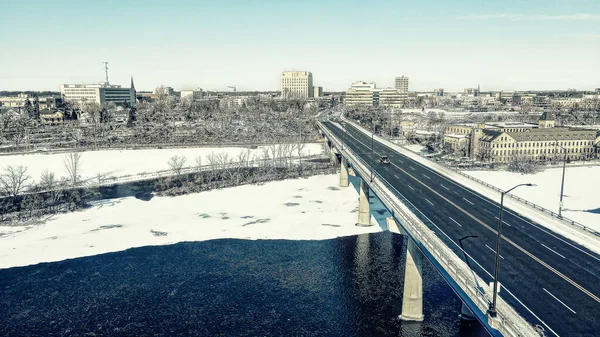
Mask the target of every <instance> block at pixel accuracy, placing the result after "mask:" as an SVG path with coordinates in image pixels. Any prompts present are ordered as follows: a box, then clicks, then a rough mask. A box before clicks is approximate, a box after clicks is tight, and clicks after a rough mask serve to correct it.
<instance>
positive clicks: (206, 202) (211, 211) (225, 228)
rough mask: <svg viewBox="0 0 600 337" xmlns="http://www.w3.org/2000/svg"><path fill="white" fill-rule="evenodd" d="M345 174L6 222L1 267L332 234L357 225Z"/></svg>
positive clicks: (118, 202)
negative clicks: (342, 184)
mask: <svg viewBox="0 0 600 337" xmlns="http://www.w3.org/2000/svg"><path fill="white" fill-rule="evenodd" d="M338 186H339V176H338V175H324V176H314V177H310V178H307V179H294V180H286V181H279V182H271V183H267V184H264V185H262V186H257V185H244V186H240V187H235V188H226V189H220V190H213V191H208V192H203V193H197V194H189V195H184V196H178V197H154V198H152V199H151V200H149V201H143V200H140V199H137V198H135V197H128V198H121V199H111V200H105V201H103V202H102V203H99V204H97V205H95V206H94V207H92V208H91V209H87V210H84V211H80V212H74V213H68V214H62V215H57V216H55V217H54V218H53V219H51V220H50V221H48V222H46V223H45V224H43V225H39V226H36V227H31V228H28V229H26V228H15V227H0V268H9V267H14V266H24V265H29V264H35V263H38V262H50V261H59V260H64V259H68V258H74V257H80V256H89V255H95V254H101V253H106V252H114V251H120V250H124V249H127V248H131V247H140V246H147V245H164V244H171V243H176V242H181V241H203V240H210V239H218V238H241V239H295V240H304V239H306V240H310V239H327V238H334V237H339V236H346V235H354V234H362V233H370V232H379V231H381V228H380V227H379V226H377V225H375V226H372V227H357V226H356V225H355V223H356V220H357V216H358V213H357V211H358V208H357V207H358V201H357V198H358V194H357V192H356V190H355V189H354V188H353V187H352V185H351V186H350V187H346V188H343V189H341V188H339V187H338Z"/></svg>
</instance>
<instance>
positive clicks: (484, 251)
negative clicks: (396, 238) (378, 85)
mask: <svg viewBox="0 0 600 337" xmlns="http://www.w3.org/2000/svg"><path fill="white" fill-rule="evenodd" d="M323 124H324V126H325V127H327V128H328V129H329V130H331V131H332V132H333V133H334V134H335V135H336V137H338V138H339V139H341V140H343V141H344V143H345V144H346V145H345V146H348V147H349V148H350V149H351V150H352V151H353V152H354V153H355V154H357V155H358V156H360V157H361V159H362V160H364V161H365V162H367V163H370V164H372V165H373V170H376V173H377V174H378V175H379V176H380V177H381V178H383V179H384V180H385V181H387V182H388V183H389V184H391V185H392V186H393V187H394V188H395V189H396V190H397V191H394V190H393V189H390V190H392V191H393V192H394V193H401V194H402V195H403V196H404V197H405V198H406V199H407V200H408V201H409V202H410V203H412V204H413V206H414V207H416V208H417V209H418V213H420V214H416V215H417V216H418V217H419V218H420V219H421V220H422V221H423V222H424V223H425V224H426V225H427V226H428V227H429V228H430V229H431V230H433V231H434V232H435V233H436V235H437V236H438V237H439V238H440V239H442V240H443V241H444V243H445V244H446V245H448V247H450V248H451V249H452V250H453V251H454V252H455V253H456V254H457V255H458V256H459V257H461V258H462V259H463V260H465V261H467V259H468V261H467V262H468V263H469V264H470V265H471V267H472V269H473V271H474V272H476V273H477V274H478V275H479V276H480V277H481V278H482V279H483V280H485V281H486V282H488V284H489V282H492V281H493V273H494V265H495V256H496V255H495V249H496V241H497V232H496V228H497V226H498V215H499V204H498V203H496V202H494V201H492V200H490V199H488V198H486V197H484V196H483V195H481V194H478V193H476V192H474V191H472V190H470V189H468V188H467V187H464V186H462V185H460V184H458V183H455V182H454V181H452V180H450V179H448V178H446V177H444V176H442V175H440V174H438V173H436V172H435V171H434V170H432V169H430V168H428V167H426V166H424V165H422V164H421V163H419V162H417V161H414V160H412V159H410V158H408V157H406V156H404V155H402V154H400V153H398V152H397V151H395V150H392V149H391V148H389V147H388V146H386V145H384V144H382V143H379V142H378V141H377V140H376V139H375V140H374V146H373V152H372V150H371V137H370V136H368V135H366V134H364V133H363V132H361V131H360V130H358V129H357V128H356V127H355V126H353V125H351V124H349V123H345V131H343V130H342V129H340V127H339V126H337V125H334V124H333V123H332V122H325V123H323ZM383 155H386V156H388V157H389V158H390V160H391V164H388V165H380V164H379V158H380V156H383ZM363 178H364V179H369V177H363ZM522 188H535V187H522ZM503 220H504V221H503V230H502V235H503V241H502V245H501V250H500V256H501V259H500V272H499V280H500V283H501V284H502V290H501V292H500V296H501V297H502V298H503V299H504V300H505V301H507V302H508V303H509V304H510V305H512V306H513V307H514V308H515V309H516V310H517V312H519V313H520V314H521V315H522V316H523V317H524V318H525V319H527V320H528V321H529V322H531V323H532V324H539V325H541V326H542V327H544V329H545V331H546V335H547V336H553V335H555V336H563V337H566V336H569V337H570V336H582V337H583V336H586V337H589V336H600V298H599V296H600V256H599V255H598V254H596V253H594V252H592V251H590V250H588V249H586V248H585V247H583V246H581V245H579V244H577V243H575V242H573V241H570V240H568V239H566V238H564V237H562V236H560V235H558V234H556V233H553V232H551V231H550V230H548V229H546V228H544V227H543V226H542V225H540V224H537V223H535V222H533V221H531V220H529V219H527V218H526V217H524V216H520V215H518V214H517V213H515V212H513V211H511V210H509V209H507V208H506V207H505V208H504V213H503ZM469 235H475V236H478V237H477V238H470V239H466V240H462V245H463V247H464V250H465V251H466V253H467V254H469V256H470V257H471V258H469V257H467V256H465V254H464V253H463V252H462V251H461V250H460V246H459V241H458V239H460V238H463V237H465V236H469ZM482 286H487V285H482Z"/></svg>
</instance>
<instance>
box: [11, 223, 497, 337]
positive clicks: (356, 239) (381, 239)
mask: <svg viewBox="0 0 600 337" xmlns="http://www.w3.org/2000/svg"><path fill="white" fill-rule="evenodd" d="M404 245H405V242H404V240H403V237H402V236H399V235H396V234H392V233H389V232H383V233H377V234H365V235H359V236H350V237H343V238H337V239H332V240H320V241H288V240H259V241H248V240H236V239H223V240H212V241H204V242H186V243H179V244H174V245H169V246H154V247H142V248H134V249H129V250H127V251H124V252H117V253H108V254H102V255H97V256H92V257H83V258H77V259H72V260H67V261H61V262H54V263H42V264H38V265H34V266H28V267H17V268H10V269H4V270H0V336H444V337H445V336H467V337H468V336H487V334H486V333H485V332H484V331H483V329H482V328H481V326H479V324H477V323H462V324H461V322H460V320H459V319H458V312H459V309H460V301H459V299H458V298H456V296H455V295H454V293H453V292H452V291H451V289H450V288H449V287H448V286H447V285H446V283H444V281H443V280H442V279H441V277H440V276H439V275H438V274H437V272H436V271H435V270H434V269H433V266H431V265H430V264H429V263H428V262H426V263H424V266H423V278H424V281H423V289H424V311H425V320H424V321H423V322H421V323H415V322H412V323H406V322H401V321H399V320H398V319H397V316H398V315H399V314H400V313H401V306H402V282H403V279H404V254H403V251H405V247H404Z"/></svg>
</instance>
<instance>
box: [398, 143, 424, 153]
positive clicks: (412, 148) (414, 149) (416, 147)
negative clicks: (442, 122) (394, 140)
mask: <svg viewBox="0 0 600 337" xmlns="http://www.w3.org/2000/svg"><path fill="white" fill-rule="evenodd" d="M404 148H406V149H409V150H410V151H412V152H415V153H421V152H423V151H427V147H425V146H423V145H421V144H410V145H404Z"/></svg>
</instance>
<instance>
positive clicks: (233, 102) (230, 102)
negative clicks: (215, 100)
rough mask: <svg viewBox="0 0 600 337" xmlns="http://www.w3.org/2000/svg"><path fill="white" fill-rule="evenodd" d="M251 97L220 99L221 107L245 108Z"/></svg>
mask: <svg viewBox="0 0 600 337" xmlns="http://www.w3.org/2000/svg"><path fill="white" fill-rule="evenodd" d="M249 98H250V97H248V96H225V97H223V98H220V99H219V106H220V107H222V108H225V107H227V108H233V107H239V106H244V105H245V104H246V103H247V102H248V99H249Z"/></svg>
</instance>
